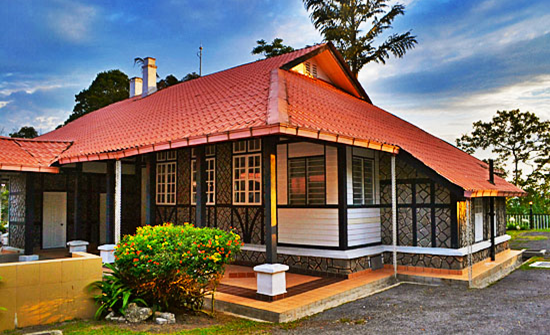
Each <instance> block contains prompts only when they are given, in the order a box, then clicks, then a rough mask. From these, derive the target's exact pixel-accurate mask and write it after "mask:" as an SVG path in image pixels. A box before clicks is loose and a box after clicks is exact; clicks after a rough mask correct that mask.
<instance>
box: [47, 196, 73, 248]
mask: <svg viewBox="0 0 550 335" xmlns="http://www.w3.org/2000/svg"><path fill="white" fill-rule="evenodd" d="M66 242H67V193H66V192H44V201H43V206H42V245H43V248H44V249H50V248H65V247H66V245H65V244H66Z"/></svg>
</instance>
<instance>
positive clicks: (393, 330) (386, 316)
mask: <svg viewBox="0 0 550 335" xmlns="http://www.w3.org/2000/svg"><path fill="white" fill-rule="evenodd" d="M549 283H550V270H516V271H515V272H513V273H512V274H510V275H509V276H508V277H506V278H504V279H502V280H501V281H499V282H497V283H495V284H494V285H492V286H490V287H488V288H485V289H482V290H468V289H466V288H460V287H450V286H438V287H430V286H421V285H414V284H402V285H400V286H398V287H396V288H393V289H390V290H387V291H385V292H382V293H380V294H376V295H373V296H370V297H367V298H365V299H361V300H358V301H355V302H351V303H348V304H345V305H342V306H339V307H336V308H333V309H331V310H328V311H325V312H323V313H320V314H318V315H315V316H313V317H311V318H309V319H307V320H305V321H303V322H302V323H301V324H300V325H299V326H298V327H297V328H296V329H293V330H288V331H284V330H278V331H277V332H276V333H280V334H392V335H397V334H476V335H477V334H548V333H550V290H549V289H548V284H549Z"/></svg>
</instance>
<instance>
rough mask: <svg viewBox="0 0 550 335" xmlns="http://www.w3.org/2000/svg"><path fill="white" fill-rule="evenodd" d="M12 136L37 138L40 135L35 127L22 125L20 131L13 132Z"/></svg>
mask: <svg viewBox="0 0 550 335" xmlns="http://www.w3.org/2000/svg"><path fill="white" fill-rule="evenodd" d="M10 137H17V138H35V137H38V132H37V131H36V129H34V127H31V126H28V127H27V126H25V127H21V129H19V131H16V132H13V133H11V134H10Z"/></svg>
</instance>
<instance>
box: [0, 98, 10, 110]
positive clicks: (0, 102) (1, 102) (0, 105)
mask: <svg viewBox="0 0 550 335" xmlns="http://www.w3.org/2000/svg"><path fill="white" fill-rule="evenodd" d="M10 102H11V100H8V101H0V108H3V107H6V105H7V104H9V103H10Z"/></svg>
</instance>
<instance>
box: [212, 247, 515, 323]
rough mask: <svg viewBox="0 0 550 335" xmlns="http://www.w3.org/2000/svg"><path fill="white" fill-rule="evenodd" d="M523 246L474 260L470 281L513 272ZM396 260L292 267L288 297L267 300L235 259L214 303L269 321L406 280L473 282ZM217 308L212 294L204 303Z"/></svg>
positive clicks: (461, 273)
mask: <svg viewBox="0 0 550 335" xmlns="http://www.w3.org/2000/svg"><path fill="white" fill-rule="evenodd" d="M522 253H523V251H518V250H505V251H502V252H500V253H498V254H497V255H496V257H495V258H496V259H495V261H491V260H490V259H486V260H484V261H481V262H478V263H476V264H474V265H473V266H472V272H471V283H472V284H471V285H472V286H471V287H472V288H482V287H485V286H487V285H488V284H489V283H492V282H495V281H497V280H498V279H500V278H502V277H504V276H506V275H508V274H509V273H510V272H512V271H514V270H515V269H517V268H518V267H519V266H520V265H521V262H522V260H521V255H522ZM437 270H438V269H431V268H421V267H409V266H398V268H397V273H396V274H395V273H394V269H393V267H392V266H391V265H386V266H385V267H383V268H381V269H378V270H374V271H373V270H366V271H362V272H359V273H354V274H351V275H349V276H346V277H334V276H332V277H327V276H315V275H304V274H298V273H295V272H287V273H286V280H287V293H286V295H285V298H284V299H280V300H275V301H265V300H264V299H263V298H262V297H261V296H259V295H257V294H256V290H257V286H256V285H257V282H256V276H255V272H254V270H253V269H252V268H251V267H246V266H237V265H230V266H229V267H228V268H227V270H226V273H225V276H224V278H223V279H222V281H221V283H220V285H219V286H218V289H217V291H216V293H215V296H214V300H215V301H214V309H215V310H217V311H223V312H227V313H231V314H235V315H238V316H241V317H246V318H251V319H257V320H262V321H269V322H290V321H294V320H297V319H300V318H303V317H306V316H310V315H314V314H317V313H320V312H322V311H324V310H327V309H330V308H333V307H336V306H339V305H342V304H345V303H347V302H351V301H354V300H357V299H361V298H364V297H367V296H369V295H372V294H375V293H378V292H381V291H384V290H387V289H391V288H393V287H396V286H398V285H400V284H402V283H418V284H423V285H457V286H463V287H469V284H470V274H469V273H468V269H464V270H440V271H437ZM211 308H212V299H211V297H207V298H206V301H205V309H207V310H209V309H211Z"/></svg>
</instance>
